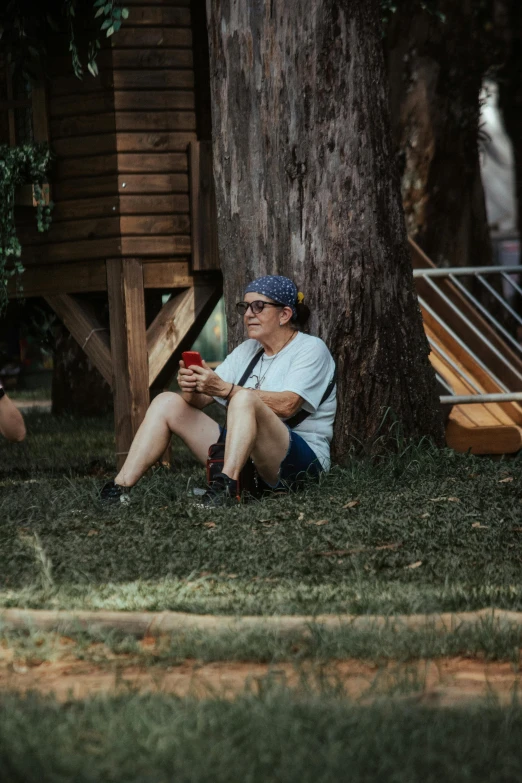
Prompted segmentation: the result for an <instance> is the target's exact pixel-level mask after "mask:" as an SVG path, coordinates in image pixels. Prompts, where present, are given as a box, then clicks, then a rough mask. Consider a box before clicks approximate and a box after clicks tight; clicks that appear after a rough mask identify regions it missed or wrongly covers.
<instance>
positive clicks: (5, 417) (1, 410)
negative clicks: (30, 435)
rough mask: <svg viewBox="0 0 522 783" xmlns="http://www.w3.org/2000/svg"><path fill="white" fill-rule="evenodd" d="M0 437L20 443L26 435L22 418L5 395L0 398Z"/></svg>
mask: <svg viewBox="0 0 522 783" xmlns="http://www.w3.org/2000/svg"><path fill="white" fill-rule="evenodd" d="M0 435H3V436H4V438H6V439H7V440H9V441H12V442H13V443H21V441H23V440H24V438H25V435H26V431H25V423H24V418H23V416H22V414H21V413H20V411H19V410H18V408H17V407H16V405H15V404H14V402H12V400H10V399H9V397H8V396H7V394H5V393H4V394H3V396H2V397H1V398H0Z"/></svg>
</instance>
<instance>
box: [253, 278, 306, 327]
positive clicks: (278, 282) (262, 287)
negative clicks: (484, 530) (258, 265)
mask: <svg viewBox="0 0 522 783" xmlns="http://www.w3.org/2000/svg"><path fill="white" fill-rule="evenodd" d="M245 294H263V295H264V296H268V297H269V298H270V299H273V300H274V302H279V304H282V305H286V306H287V307H290V308H291V310H292V319H294V318H297V310H296V309H295V303H296V301H297V286H296V284H295V283H294V282H293V281H292V280H290V279H289V278H288V277H283V276H282V275H265V277H258V278H257V280H253V281H252V282H251V283H249V284H248V285H247V287H246V288H245Z"/></svg>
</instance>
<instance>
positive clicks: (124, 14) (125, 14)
mask: <svg viewBox="0 0 522 783" xmlns="http://www.w3.org/2000/svg"><path fill="white" fill-rule="evenodd" d="M121 15H122V17H123V18H124V19H128V18H129V9H128V8H122V9H121Z"/></svg>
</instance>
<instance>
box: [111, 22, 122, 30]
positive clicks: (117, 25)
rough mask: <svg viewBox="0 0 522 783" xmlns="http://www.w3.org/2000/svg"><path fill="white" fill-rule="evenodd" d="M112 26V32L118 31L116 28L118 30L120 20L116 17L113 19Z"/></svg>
mask: <svg viewBox="0 0 522 783" xmlns="http://www.w3.org/2000/svg"><path fill="white" fill-rule="evenodd" d="M112 26H113V27H114V32H115V33H117V32H118V30H119V29H120V27H121V22H120V20H119V19H116V20H115V21H114V24H113V25H112Z"/></svg>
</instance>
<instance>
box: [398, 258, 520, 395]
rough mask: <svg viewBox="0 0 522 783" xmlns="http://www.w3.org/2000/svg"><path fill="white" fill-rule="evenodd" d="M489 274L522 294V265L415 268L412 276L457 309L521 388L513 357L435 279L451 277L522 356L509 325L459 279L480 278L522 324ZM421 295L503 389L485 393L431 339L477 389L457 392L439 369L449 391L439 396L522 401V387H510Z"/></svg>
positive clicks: (436, 348)
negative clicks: (493, 284)
mask: <svg viewBox="0 0 522 783" xmlns="http://www.w3.org/2000/svg"><path fill="white" fill-rule="evenodd" d="M489 275H496V276H499V277H500V278H501V279H502V280H503V281H504V282H505V283H506V284H507V285H505V286H504V289H507V290H509V287H511V288H512V289H513V291H514V293H515V294H517V295H518V296H520V297H521V298H522V287H521V286H520V285H519V281H522V266H477V267H469V266H468V267H448V268H427V269H414V270H413V277H414V278H415V279H416V280H417V279H422V280H424V281H425V282H426V283H427V284H428V285H429V287H430V289H432V291H433V292H434V293H436V294H437V296H438V297H439V298H440V300H441V301H442V302H443V303H444V304H445V305H446V307H449V308H450V310H451V311H452V313H454V314H455V316H456V317H457V318H458V319H460V321H461V323H462V325H463V326H464V327H465V328H466V329H467V330H468V331H471V332H472V333H473V335H474V336H475V337H476V338H477V340H478V341H479V342H481V343H482V344H483V345H484V346H485V347H486V348H487V349H488V350H489V351H490V352H491V353H492V354H493V355H494V356H495V357H496V359H497V360H498V361H499V362H500V363H501V364H503V365H504V367H505V368H506V369H507V370H509V374H510V375H511V376H512V377H515V378H517V380H520V384H521V386H520V388H522V372H521V371H520V369H519V368H518V367H516V366H515V365H514V364H513V363H512V361H510V358H509V356H506V355H505V354H504V353H503V352H502V351H500V350H499V348H498V346H497V345H495V344H494V343H493V342H492V341H491V339H490V338H489V336H488V335H487V334H484V333H483V332H482V331H481V330H480V329H479V328H478V327H477V326H476V325H475V324H474V323H473V322H472V321H471V320H470V319H469V318H468V317H467V315H466V314H465V313H463V312H462V310H461V309H460V308H459V307H458V305H456V304H455V302H454V301H452V299H451V298H450V297H449V296H447V294H446V293H445V292H444V291H443V290H442V288H441V287H440V286H438V285H437V284H436V282H435V279H437V278H443V279H446V280H449V281H450V282H451V283H452V284H453V286H454V288H455V289H456V290H457V291H458V292H459V293H460V294H461V295H462V296H463V297H464V298H465V299H466V300H467V301H468V302H469V303H470V304H471V305H472V306H473V307H474V308H475V309H476V311H477V312H478V313H480V315H481V316H483V317H484V318H485V319H486V320H487V321H488V322H489V324H490V325H491V326H492V327H493V329H494V330H495V331H496V332H497V335H498V337H500V338H502V339H504V340H505V342H506V343H507V344H508V345H509V347H510V348H511V351H513V352H514V353H515V354H516V355H517V356H519V357H520V358H521V359H522V344H521V343H520V342H519V341H518V340H517V338H516V337H515V336H514V335H513V334H512V333H511V332H510V331H509V330H508V329H507V328H506V326H505V325H504V324H502V323H501V322H500V321H499V320H498V318H497V317H496V316H495V315H494V314H493V313H492V312H491V310H490V309H488V307H487V306H486V305H485V304H484V303H483V302H481V301H480V300H479V299H478V298H477V297H476V296H475V295H474V293H473V292H472V291H470V290H469V288H468V287H467V286H465V285H463V284H462V282H461V280H460V279H459V278H462V277H471V278H473V279H474V280H477V281H478V282H479V283H480V285H482V286H483V288H484V289H485V290H487V291H488V293H489V294H490V296H491V297H493V299H494V300H495V301H496V302H498V303H499V306H501V307H502V308H503V309H504V310H505V311H506V313H508V315H509V317H510V318H511V319H512V321H513V322H514V323H515V324H516V325H517V326H520V327H522V315H521V314H519V313H518V312H517V311H516V310H515V309H514V308H513V307H512V306H511V304H510V302H509V301H508V300H507V299H506V298H505V297H504V296H502V295H501V294H500V293H499V292H498V291H497V290H496V289H495V288H494V287H493V286H492V285H491V283H490V282H489V281H488V280H487V279H486V276H489ZM514 275H517V278H516V279H514V278H513V276H514ZM418 298H419V303H420V304H421V306H422V307H423V308H424V310H425V311H426V312H427V313H429V314H430V316H431V317H432V318H433V319H434V320H435V321H436V322H437V323H438V324H439V325H440V326H442V327H443V328H444V330H445V331H446V332H447V334H449V335H450V336H451V338H452V339H453V340H455V341H456V342H457V344H458V345H459V346H460V347H461V348H462V349H463V350H464V351H466V352H467V353H468V355H469V356H470V357H471V358H472V360H473V361H474V362H475V363H476V364H477V366H478V367H480V369H481V370H482V371H484V372H486V373H487V374H488V375H489V377H490V378H491V379H492V380H493V381H494V382H495V384H496V385H498V387H499V388H500V389H502V391H501V392H498V393H493V394H485V393H483V392H482V391H481V389H480V388H479V387H478V386H477V384H476V383H475V381H474V380H473V378H471V377H470V376H469V374H468V373H467V372H466V371H465V370H463V368H462V367H460V366H459V365H458V364H457V363H456V362H454V361H453V359H452V358H451V356H449V355H448V354H447V352H446V351H445V350H444V349H443V348H442V347H441V346H440V345H438V344H435V343H434V341H433V340H431V339H430V345H431V347H432V349H433V350H434V351H435V352H436V353H438V354H439V356H440V357H441V358H442V359H443V360H444V362H445V363H446V364H447V365H449V366H450V367H451V369H452V370H453V371H454V372H455V373H456V374H457V375H458V376H459V377H460V378H462V380H463V381H465V383H466V384H467V385H468V386H470V387H471V388H472V389H474V390H475V392H476V393H475V394H455V393H454V392H453V389H452V388H451V386H450V385H449V383H448V382H447V381H446V380H444V378H442V377H441V376H440V374H439V373H437V380H438V381H439V383H440V384H441V385H442V387H443V388H445V390H446V391H448V392H449V394H447V395H442V396H441V397H440V401H441V403H442V404H446V405H447V404H451V405H469V404H471V403H499V402H522V391H513V390H510V389H508V388H507V386H506V384H505V383H503V382H502V381H501V380H500V379H499V378H498V377H497V376H496V375H495V373H494V372H493V371H492V370H491V368H489V367H488V366H487V365H486V363H485V362H484V361H483V360H482V359H481V357H480V356H478V355H477V352H476V351H473V350H472V349H471V348H470V347H469V346H468V345H466V343H465V342H464V340H462V338H461V337H460V336H459V334H458V333H457V331H455V330H454V329H452V328H451V327H450V326H449V325H448V324H447V323H446V322H445V321H444V320H443V319H442V318H441V316H440V315H439V314H438V313H437V311H436V310H435V309H434V308H433V307H431V306H430V305H429V304H428V303H427V302H426V301H425V299H424V298H423V297H421V296H419V297H418Z"/></svg>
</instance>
